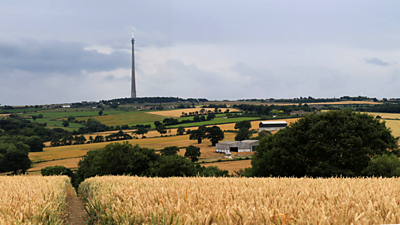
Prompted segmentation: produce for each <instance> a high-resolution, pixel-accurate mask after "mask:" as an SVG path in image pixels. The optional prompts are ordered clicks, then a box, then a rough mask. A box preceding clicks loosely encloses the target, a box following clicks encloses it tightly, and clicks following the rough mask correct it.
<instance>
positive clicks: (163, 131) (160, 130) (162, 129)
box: [156, 125, 167, 135]
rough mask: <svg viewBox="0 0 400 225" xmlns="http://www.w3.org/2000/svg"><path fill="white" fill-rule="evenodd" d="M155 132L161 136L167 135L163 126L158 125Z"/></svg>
mask: <svg viewBox="0 0 400 225" xmlns="http://www.w3.org/2000/svg"><path fill="white" fill-rule="evenodd" d="M156 130H157V132H158V133H160V134H161V135H163V134H166V133H167V129H166V128H165V126H164V125H159V126H157V127H156Z"/></svg>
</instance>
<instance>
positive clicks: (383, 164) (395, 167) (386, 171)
mask: <svg viewBox="0 0 400 225" xmlns="http://www.w3.org/2000/svg"><path fill="white" fill-rule="evenodd" d="M362 174H363V175H365V176H370V177H371V176H375V177H399V176H400V161H399V158H398V157H397V156H395V155H394V154H390V155H387V154H383V155H378V156H375V157H374V158H373V159H371V161H369V164H368V166H367V168H365V169H364V170H363V171H362Z"/></svg>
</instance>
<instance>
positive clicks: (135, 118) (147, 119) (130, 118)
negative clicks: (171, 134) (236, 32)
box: [82, 111, 167, 126]
mask: <svg viewBox="0 0 400 225" xmlns="http://www.w3.org/2000/svg"><path fill="white" fill-rule="evenodd" d="M88 118H89V117H87V118H85V117H83V118H82V119H88ZM91 118H94V119H96V120H98V121H100V122H101V123H103V124H105V125H108V126H117V125H129V126H131V125H134V124H144V123H153V122H154V121H162V120H164V119H165V118H167V117H165V116H160V115H155V114H150V113H147V112H143V111H130V112H123V113H119V114H114V115H103V116H98V115H97V116H94V117H91Z"/></svg>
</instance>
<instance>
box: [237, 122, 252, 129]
mask: <svg viewBox="0 0 400 225" xmlns="http://www.w3.org/2000/svg"><path fill="white" fill-rule="evenodd" d="M240 128H246V129H247V130H249V129H250V128H251V123H250V121H240V122H237V123H235V129H240Z"/></svg>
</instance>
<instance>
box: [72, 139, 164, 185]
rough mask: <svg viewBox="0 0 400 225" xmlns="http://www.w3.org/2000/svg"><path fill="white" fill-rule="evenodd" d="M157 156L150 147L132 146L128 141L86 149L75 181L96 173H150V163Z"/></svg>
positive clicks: (156, 158)
mask: <svg viewBox="0 0 400 225" xmlns="http://www.w3.org/2000/svg"><path fill="white" fill-rule="evenodd" d="M159 157H160V156H159V155H158V154H156V153H155V152H154V150H152V149H147V148H141V147H139V146H138V145H136V146H132V145H131V144H129V143H128V142H123V143H118V142H116V143H111V144H108V145H106V146H105V147H104V148H101V149H96V150H90V151H88V152H87V154H86V155H85V156H84V157H83V159H82V160H80V161H79V163H78V167H79V168H78V171H77V182H78V183H79V182H81V181H83V180H84V179H86V178H88V177H93V176H96V175H98V176H102V175H122V174H130V175H139V176H141V175H150V170H149V168H150V163H151V162H153V161H156V160H158V158H159Z"/></svg>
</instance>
